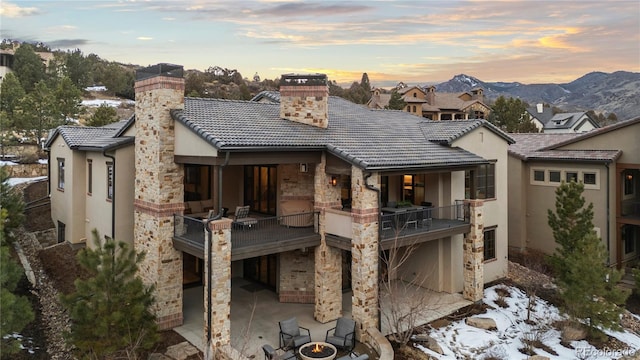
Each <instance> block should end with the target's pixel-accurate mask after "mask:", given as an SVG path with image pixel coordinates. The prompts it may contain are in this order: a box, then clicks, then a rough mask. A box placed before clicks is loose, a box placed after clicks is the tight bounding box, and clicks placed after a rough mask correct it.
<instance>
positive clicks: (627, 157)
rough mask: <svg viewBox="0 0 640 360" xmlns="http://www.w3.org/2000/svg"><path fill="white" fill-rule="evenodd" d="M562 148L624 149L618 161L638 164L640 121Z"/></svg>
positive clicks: (639, 155) (639, 157) (639, 161)
mask: <svg viewBox="0 0 640 360" xmlns="http://www.w3.org/2000/svg"><path fill="white" fill-rule="evenodd" d="M560 149H573V150H580V149H588V150H622V155H621V156H620V158H619V159H618V162H620V163H628V164H638V163H640V123H636V124H633V125H629V126H625V127H622V128H619V129H615V130H612V131H609V132H606V133H602V134H599V135H598V136H593V137H587V138H586V139H583V140H582V141H578V142H576V143H572V144H569V145H565V146H563V147H561V148H560Z"/></svg>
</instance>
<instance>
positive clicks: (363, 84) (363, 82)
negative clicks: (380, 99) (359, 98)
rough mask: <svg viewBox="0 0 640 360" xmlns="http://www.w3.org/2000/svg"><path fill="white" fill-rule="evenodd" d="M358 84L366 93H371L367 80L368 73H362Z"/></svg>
mask: <svg viewBox="0 0 640 360" xmlns="http://www.w3.org/2000/svg"><path fill="white" fill-rule="evenodd" d="M360 86H361V87H362V88H363V89H364V91H366V92H367V94H369V93H371V83H370V82H369V75H368V74H367V73H362V79H361V80H360ZM369 95H370V94H369Z"/></svg>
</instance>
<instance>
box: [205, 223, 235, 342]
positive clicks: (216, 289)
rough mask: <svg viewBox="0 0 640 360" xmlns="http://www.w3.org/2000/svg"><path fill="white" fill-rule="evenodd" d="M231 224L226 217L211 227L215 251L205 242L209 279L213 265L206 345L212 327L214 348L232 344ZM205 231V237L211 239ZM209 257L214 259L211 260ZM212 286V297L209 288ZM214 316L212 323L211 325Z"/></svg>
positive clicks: (206, 295)
mask: <svg viewBox="0 0 640 360" xmlns="http://www.w3.org/2000/svg"><path fill="white" fill-rule="evenodd" d="M231 223H232V220H231V219H228V218H222V219H220V220H215V221H212V222H211V223H210V224H209V229H210V230H211V250H209V246H208V241H206V242H205V251H204V253H205V273H204V276H205V279H209V266H208V265H207V264H209V262H210V263H211V283H210V284H208V283H207V281H205V289H204V319H205V329H204V336H205V338H204V343H205V344H207V343H208V339H207V337H208V336H209V335H208V333H209V331H208V326H211V343H210V345H211V346H212V347H213V348H220V347H221V346H223V345H229V344H231ZM208 235H209V234H208V233H207V232H206V231H205V234H204V236H207V237H208ZM209 254H211V258H210V259H209V258H208V257H209ZM209 286H210V287H211V298H209V290H208V287H209ZM209 314H211V324H210V325H209V324H208V319H209Z"/></svg>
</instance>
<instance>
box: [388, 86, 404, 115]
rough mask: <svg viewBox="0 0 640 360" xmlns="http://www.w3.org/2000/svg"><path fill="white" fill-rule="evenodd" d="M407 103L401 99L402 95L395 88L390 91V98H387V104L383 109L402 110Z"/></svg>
mask: <svg viewBox="0 0 640 360" xmlns="http://www.w3.org/2000/svg"><path fill="white" fill-rule="evenodd" d="M405 106H407V103H406V102H404V100H402V95H400V93H399V92H398V91H396V90H395V89H394V90H393V91H392V92H391V98H390V99H389V105H387V106H385V109H390V110H404V108H405Z"/></svg>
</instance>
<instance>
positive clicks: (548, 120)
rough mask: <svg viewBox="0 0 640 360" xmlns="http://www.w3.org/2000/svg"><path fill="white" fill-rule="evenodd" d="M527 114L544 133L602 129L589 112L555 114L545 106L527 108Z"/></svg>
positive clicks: (581, 131) (538, 105)
mask: <svg viewBox="0 0 640 360" xmlns="http://www.w3.org/2000/svg"><path fill="white" fill-rule="evenodd" d="M527 114H528V115H529V116H530V117H531V122H533V123H534V125H535V126H536V128H537V129H538V130H539V131H540V132H544V133H552V134H558V133H583V132H587V131H591V130H593V129H597V128H599V127H600V125H599V124H598V122H597V121H596V120H595V119H594V118H592V117H591V116H590V115H589V113H587V112H574V113H557V114H554V113H553V110H552V109H551V108H550V107H545V106H544V105H543V104H537V105H536V106H533V107H529V108H527Z"/></svg>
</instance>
